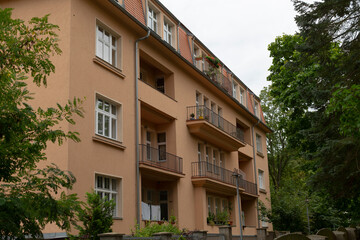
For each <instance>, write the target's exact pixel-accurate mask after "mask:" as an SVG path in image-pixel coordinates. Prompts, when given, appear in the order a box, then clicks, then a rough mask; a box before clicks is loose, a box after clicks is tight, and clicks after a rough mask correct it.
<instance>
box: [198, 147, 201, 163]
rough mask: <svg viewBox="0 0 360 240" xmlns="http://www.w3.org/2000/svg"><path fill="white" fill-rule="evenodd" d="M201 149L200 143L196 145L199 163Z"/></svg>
mask: <svg viewBox="0 0 360 240" xmlns="http://www.w3.org/2000/svg"><path fill="white" fill-rule="evenodd" d="M201 149H202V146H201V144H200V143H198V161H199V162H201Z"/></svg>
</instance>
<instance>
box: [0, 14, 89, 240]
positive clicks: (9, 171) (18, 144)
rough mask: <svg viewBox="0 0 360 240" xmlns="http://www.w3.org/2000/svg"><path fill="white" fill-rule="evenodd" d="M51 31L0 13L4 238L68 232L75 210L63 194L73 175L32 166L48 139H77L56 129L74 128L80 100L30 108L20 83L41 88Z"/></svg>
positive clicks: (53, 38) (0, 227)
mask: <svg viewBox="0 0 360 240" xmlns="http://www.w3.org/2000/svg"><path fill="white" fill-rule="evenodd" d="M57 30H58V26H56V25H53V24H50V23H48V16H45V17H42V18H33V19H31V20H30V21H29V23H28V24H25V23H24V22H23V21H22V20H20V19H12V18H11V9H0V126H1V127H0V159H1V161H0V182H1V183H0V235H2V236H3V237H5V238H8V239H15V238H16V239H24V238H25V235H29V236H31V237H41V229H42V228H43V227H44V226H45V225H46V224H47V223H55V224H56V225H57V226H59V227H60V228H61V229H69V228H70V225H71V223H72V219H73V218H74V210H75V209H76V208H77V207H78V201H77V197H76V195H66V194H65V193H64V192H63V189H64V188H67V189H71V187H72V185H73V184H74V182H75V178H74V176H73V175H72V174H71V173H69V172H65V171H62V170H60V169H59V168H58V167H57V166H56V165H49V166H46V167H45V168H43V169H38V168H37V163H39V162H40V161H44V160H46V156H45V153H44V150H45V149H46V147H47V143H48V142H49V141H51V142H57V143H58V144H62V143H63V141H64V140H66V139H72V140H74V141H80V139H79V137H78V133H76V132H71V131H69V132H64V131H63V130H61V129H58V128H57V125H58V123H59V122H60V121H63V120H66V121H67V122H68V123H69V124H74V123H75V122H74V120H73V115H74V114H76V115H80V116H82V111H81V108H80V107H79V103H81V101H80V100H79V99H74V100H73V101H69V102H68V103H67V104H66V105H65V106H61V105H58V106H57V108H46V109H43V108H38V109H36V110H35V109H33V108H32V107H31V105H30V104H29V100H31V99H32V96H31V95H32V93H31V92H29V90H28V88H27V85H28V84H27V82H26V81H27V80H28V79H29V77H30V78H31V80H32V81H33V82H34V83H35V84H36V85H37V86H41V85H44V86H46V83H47V78H48V76H49V75H50V74H51V73H53V72H54V71H55V67H54V65H53V64H52V62H51V61H50V56H51V55H53V54H60V53H61V50H60V49H59V46H58V39H57V34H56V32H55V31H57ZM55 195H57V196H58V197H57V198H56V199H55Z"/></svg>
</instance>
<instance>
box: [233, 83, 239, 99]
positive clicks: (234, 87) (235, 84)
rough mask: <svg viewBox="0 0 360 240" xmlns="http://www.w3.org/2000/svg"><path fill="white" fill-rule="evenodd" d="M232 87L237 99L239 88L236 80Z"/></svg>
mask: <svg viewBox="0 0 360 240" xmlns="http://www.w3.org/2000/svg"><path fill="white" fill-rule="evenodd" d="M232 88H233V97H234V98H235V99H238V98H237V88H238V85H237V83H236V82H233V85H232Z"/></svg>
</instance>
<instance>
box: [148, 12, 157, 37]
mask: <svg viewBox="0 0 360 240" xmlns="http://www.w3.org/2000/svg"><path fill="white" fill-rule="evenodd" d="M148 27H149V28H150V29H151V30H153V31H154V32H156V33H157V13H156V12H155V11H154V9H152V8H150V7H149V11H148Z"/></svg>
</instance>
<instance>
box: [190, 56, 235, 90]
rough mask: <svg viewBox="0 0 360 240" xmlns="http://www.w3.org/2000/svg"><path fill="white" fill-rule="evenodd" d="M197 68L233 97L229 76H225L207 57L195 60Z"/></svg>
mask: <svg viewBox="0 0 360 240" xmlns="http://www.w3.org/2000/svg"><path fill="white" fill-rule="evenodd" d="M195 61H196V66H198V68H199V69H200V70H202V71H203V72H204V73H205V74H206V75H207V76H208V77H209V78H210V79H211V80H212V81H213V82H214V83H215V84H217V85H219V86H220V87H221V88H222V89H224V90H225V91H226V92H227V93H228V94H229V95H230V96H232V94H233V93H232V82H231V76H229V74H224V72H222V70H221V67H219V68H216V67H215V66H214V65H213V64H212V63H210V62H209V60H208V59H207V58H206V57H197V58H195Z"/></svg>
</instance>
